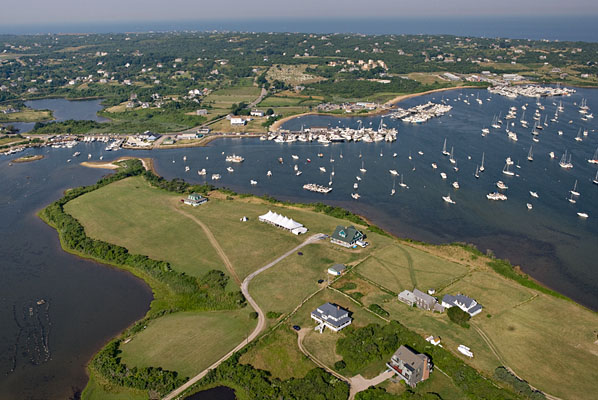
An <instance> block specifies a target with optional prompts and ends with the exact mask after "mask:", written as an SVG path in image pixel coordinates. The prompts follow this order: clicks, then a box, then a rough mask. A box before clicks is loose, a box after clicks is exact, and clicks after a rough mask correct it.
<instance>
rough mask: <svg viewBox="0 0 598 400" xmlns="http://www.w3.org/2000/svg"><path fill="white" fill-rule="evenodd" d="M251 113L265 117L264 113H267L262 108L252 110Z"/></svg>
mask: <svg viewBox="0 0 598 400" xmlns="http://www.w3.org/2000/svg"><path fill="white" fill-rule="evenodd" d="M250 115H253V116H254V117H263V116H264V115H266V113H265V112H263V111H262V110H251V113H250Z"/></svg>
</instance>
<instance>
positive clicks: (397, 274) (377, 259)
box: [357, 242, 468, 293]
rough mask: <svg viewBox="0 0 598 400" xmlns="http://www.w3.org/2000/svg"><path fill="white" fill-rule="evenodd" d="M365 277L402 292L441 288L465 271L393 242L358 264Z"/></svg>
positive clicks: (447, 262)
mask: <svg viewBox="0 0 598 400" xmlns="http://www.w3.org/2000/svg"><path fill="white" fill-rule="evenodd" d="M357 271H358V272H359V273H361V274H362V275H363V276H365V277H366V278H368V279H370V280H372V281H374V282H376V283H377V284H379V285H382V286H384V287H385V288H387V289H390V290H392V291H393V292H395V293H399V292H401V291H403V290H405V289H408V290H413V288H414V287H418V289H420V290H424V291H425V290H427V289H429V288H435V289H437V290H438V289H440V288H442V287H444V286H446V285H447V284H449V283H450V282H451V281H453V280H454V279H456V278H458V277H460V276H462V275H464V274H465V273H466V272H467V271H468V268H467V267H466V266H464V265H461V264H456V263H453V262H450V261H446V260H443V259H441V258H438V257H435V256H433V255H431V254H428V253H426V252H424V251H421V250H419V249H416V248H413V247H410V246H405V245H402V244H400V243H398V242H397V243H394V244H393V245H391V246H388V247H386V248H384V249H382V250H380V251H378V252H376V254H375V255H373V256H372V257H370V258H369V259H368V260H366V261H365V262H364V263H362V264H361V265H359V267H358V268H357Z"/></svg>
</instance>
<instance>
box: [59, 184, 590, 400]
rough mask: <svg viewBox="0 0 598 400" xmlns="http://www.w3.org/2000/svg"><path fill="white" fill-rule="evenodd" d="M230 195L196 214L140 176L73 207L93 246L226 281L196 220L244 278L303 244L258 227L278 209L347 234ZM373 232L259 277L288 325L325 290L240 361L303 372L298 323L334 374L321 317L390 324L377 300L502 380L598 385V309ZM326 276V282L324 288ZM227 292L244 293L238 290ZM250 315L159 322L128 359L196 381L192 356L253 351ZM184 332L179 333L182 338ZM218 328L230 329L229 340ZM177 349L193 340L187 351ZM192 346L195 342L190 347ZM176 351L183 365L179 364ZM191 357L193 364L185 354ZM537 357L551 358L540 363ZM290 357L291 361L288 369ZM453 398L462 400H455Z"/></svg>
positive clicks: (330, 222) (559, 390) (543, 385)
mask: <svg viewBox="0 0 598 400" xmlns="http://www.w3.org/2000/svg"><path fill="white" fill-rule="evenodd" d="M224 197H225V196H224V195H222V194H220V193H218V192H214V193H213V194H212V195H211V196H210V198H211V199H210V201H209V202H208V203H207V204H205V205H203V206H201V207H197V208H192V207H187V206H183V205H182V204H181V203H180V198H181V196H180V195H173V194H170V193H168V192H165V191H161V190H158V189H155V188H152V187H150V186H149V185H148V184H147V183H146V182H145V181H144V179H143V178H141V177H135V178H127V179H124V180H122V181H119V182H115V183H112V184H110V185H108V186H106V187H103V188H101V189H98V190H96V191H93V192H91V193H88V194H86V195H83V196H81V197H79V198H77V199H75V200H73V201H72V202H70V203H68V204H67V205H66V210H67V212H69V213H71V214H72V215H73V216H75V217H76V218H78V219H79V220H80V221H81V223H82V224H83V225H84V227H85V229H86V231H87V233H88V234H89V235H90V236H92V237H96V238H99V239H103V240H107V241H110V242H114V243H117V244H121V245H123V246H125V247H127V248H129V249H130V250H131V251H135V252H138V253H141V254H147V255H150V256H152V257H156V258H158V259H164V260H167V261H170V262H171V263H172V265H173V267H174V268H176V269H179V270H181V271H185V272H187V273H189V274H194V275H196V276H199V275H201V273H204V272H205V271H207V270H209V269H212V268H216V269H220V270H222V271H225V272H226V268H225V267H224V265H223V262H222V259H221V258H220V257H219V255H218V254H217V253H216V251H215V250H214V248H213V246H212V245H211V244H210V241H209V240H208V239H207V237H206V236H205V232H204V231H203V230H202V229H201V227H200V226H199V225H198V224H196V223H195V222H194V220H193V218H196V219H197V220H199V221H201V222H202V223H203V224H205V226H207V227H208V229H209V231H210V232H211V234H212V235H213V237H214V239H215V240H216V242H217V243H218V244H219V246H220V247H221V248H222V251H223V252H224V253H225V254H226V255H227V258H228V259H229V260H230V262H231V264H232V266H233V268H234V270H235V271H236V274H238V276H239V277H240V279H243V278H244V277H245V276H247V275H248V274H250V273H251V272H252V271H255V270H256V269H257V268H259V267H261V266H263V265H265V264H267V263H268V262H270V261H272V260H274V259H275V258H277V257H278V256H280V255H281V254H283V253H284V252H286V251H288V250H289V249H291V248H293V247H294V246H296V245H298V244H299V243H302V242H303V241H304V240H305V238H306V237H305V236H301V237H297V236H294V235H292V234H290V233H289V232H285V231H282V230H279V229H277V228H275V227H272V226H269V225H266V224H263V223H260V222H258V220H257V217H258V216H259V215H261V214H264V213H266V212H267V211H268V210H272V211H275V212H279V213H281V214H283V215H286V216H288V217H290V218H293V219H295V220H297V221H299V222H301V223H303V224H304V225H305V226H307V227H308V228H309V233H308V235H310V234H314V233H318V232H323V233H328V234H330V233H331V231H332V230H333V229H334V227H335V226H336V225H337V224H344V225H350V223H348V222H346V221H342V220H339V219H337V218H333V217H330V216H327V215H324V214H321V213H316V212H314V211H311V210H310V209H309V208H303V207H299V206H283V205H280V204H272V203H267V202H265V201H264V200H261V199H258V198H254V197H247V196H239V195H233V196H232V200H226V199H225V198H224ZM177 211H179V212H177ZM241 216H248V217H249V221H247V222H244V223H242V222H240V221H239V219H240V217H241ZM192 217H193V218H192ZM230 232H235V240H234V241H233V240H230ZM367 233H368V241H369V242H370V243H371V245H370V246H368V247H367V248H366V249H359V250H350V249H344V248H341V247H338V246H334V245H332V244H330V243H329V242H326V241H322V242H319V243H315V244H311V245H308V246H306V247H304V248H303V249H302V250H301V253H302V255H299V254H293V255H291V256H289V257H288V258H286V259H285V260H283V261H281V262H280V264H278V265H276V266H275V267H273V268H271V269H270V270H268V271H266V272H264V273H263V274H261V275H258V277H256V278H255V280H254V281H252V283H251V284H250V286H249V291H250V293H252V295H253V296H254V297H255V300H256V301H257V302H258V304H260V306H261V307H262V309H263V311H264V312H268V311H274V312H277V313H281V314H283V315H281V317H280V318H284V317H285V315H287V314H288V313H290V312H292V311H293V310H295V309H296V308H297V307H298V306H299V305H300V304H301V302H303V301H304V300H305V299H306V298H307V297H308V296H309V295H312V294H314V293H315V292H317V291H318V290H320V289H321V290H320V291H319V292H318V293H316V294H315V295H314V296H313V297H311V298H309V299H308V300H307V301H306V302H305V304H303V305H301V306H300V307H299V308H298V309H297V311H296V312H295V313H294V314H293V315H292V316H291V317H290V318H289V319H288V320H286V321H285V322H283V323H282V324H281V325H280V326H279V327H278V328H277V329H276V330H275V331H274V332H273V333H271V334H270V335H271V336H270V337H268V338H267V339H266V340H265V341H264V343H258V344H257V345H256V347H255V348H254V349H251V350H250V352H248V353H247V355H244V356H243V362H247V363H251V364H252V365H255V366H257V367H258V368H264V369H267V370H270V371H272V372H273V373H275V374H278V375H277V376H279V377H281V378H285V377H292V376H295V377H300V376H302V374H304V373H305V372H306V371H307V370H308V369H309V366H310V365H311V362H309V361H306V360H304V359H303V358H302V356H301V355H300V354H299V353H298V351H299V350H298V348H297V343H296V334H295V332H294V331H292V330H290V326H292V325H295V324H296V325H300V326H301V327H302V328H305V329H307V330H309V332H308V333H307V335H306V337H305V340H304V345H305V347H306V348H307V349H308V351H309V352H310V353H312V354H317V355H318V359H319V360H320V361H321V362H323V363H325V364H326V365H328V366H329V367H332V366H333V364H334V362H336V361H338V360H339V359H340V356H339V355H337V354H336V350H335V344H336V340H337V339H338V338H339V337H342V335H344V333H343V332H339V333H332V332H327V331H325V332H324V333H323V334H320V333H317V332H314V331H313V330H312V329H313V327H314V326H315V324H314V322H313V321H312V320H311V318H310V312H311V311H312V310H313V309H315V308H316V307H317V306H319V305H321V304H322V303H324V302H326V301H330V302H333V303H336V304H339V305H340V306H342V307H345V308H347V309H349V311H350V312H351V313H352V315H353V318H354V322H353V324H352V325H353V326H354V327H359V326H365V325H367V324H369V323H379V324H384V323H385V322H384V320H383V319H381V318H379V317H378V316H376V315H374V314H373V313H372V312H370V311H369V310H366V308H368V307H369V306H370V305H372V304H377V305H379V306H380V307H382V308H383V309H384V310H385V311H386V312H388V316H387V318H388V319H396V320H398V321H400V322H401V323H403V324H404V325H406V326H407V327H408V328H410V329H412V330H414V331H416V332H417V333H419V334H421V335H422V336H428V335H435V336H440V337H441V339H442V343H443V345H444V347H445V348H446V349H448V350H449V351H451V352H453V353H454V354H456V355H457V356H459V357H462V356H461V355H460V354H459V353H458V352H457V351H456V347H457V346H458V345H459V344H465V345H467V346H469V347H470V348H471V349H472V351H473V352H474V354H475V357H474V358H473V359H467V360H464V361H466V362H467V363H468V364H470V365H472V366H473V367H475V368H476V369H478V370H479V371H481V372H482V373H483V374H484V375H486V376H489V377H490V376H492V375H493V372H494V369H495V368H496V367H498V366H500V365H506V366H508V367H510V368H512V369H513V370H514V371H515V372H516V373H517V374H518V375H519V376H521V377H522V378H523V379H526V380H528V381H529V382H530V384H532V385H533V386H535V387H537V388H539V389H541V390H545V391H547V392H548V393H550V394H553V395H556V396H559V397H563V398H572V399H582V398H584V395H585V394H587V393H590V392H592V391H593V390H594V389H596V387H595V386H596V382H598V372H597V370H596V369H592V368H587V365H592V364H593V363H594V362H595V361H596V357H598V340H597V339H598V337H597V336H596V335H597V330H598V316H597V315H596V313H593V312H591V311H588V310H586V309H584V308H582V307H581V306H579V305H577V304H575V303H573V302H570V301H567V300H563V299H558V298H555V297H552V296H549V295H547V294H544V293H541V292H538V291H537V290H534V289H530V288H526V287H523V286H521V285H520V284H519V283H517V282H515V281H513V280H510V279H507V278H505V277H503V276H501V275H499V274H497V273H495V272H494V271H493V270H492V269H491V268H490V267H489V266H488V265H487V263H488V262H489V261H490V259H489V258H487V257H485V256H478V255H476V256H474V255H473V254H472V253H470V252H468V251H467V250H465V249H463V248H461V247H458V246H431V245H423V244H417V243H416V244H410V243H407V242H403V241H400V240H398V239H394V238H391V237H387V236H382V235H379V234H376V233H372V232H367ZM190 236H193V237H194V239H193V240H192V239H190ZM264 243H268V246H264ZM181 254H184V255H181ZM335 263H345V264H347V265H348V266H350V267H351V268H352V269H350V270H349V272H348V273H346V274H345V275H343V276H342V277H340V278H339V279H338V280H336V281H335V282H334V283H333V284H332V288H325V287H324V285H325V282H326V281H327V274H326V269H327V267H329V266H330V265H332V264H335ZM318 279H324V281H325V282H324V283H323V284H318V283H317V280H318ZM229 286H231V287H232V286H234V282H233V281H232V280H231V281H230V282H229ZM414 287H418V288H419V289H420V290H424V291H425V290H427V289H429V288H435V289H436V290H437V292H436V294H435V295H436V296H437V297H438V298H439V299H440V298H442V296H443V295H444V294H447V293H448V294H457V293H463V294H465V295H468V296H470V297H472V298H474V299H476V300H477V301H478V302H479V303H480V304H482V306H483V307H484V310H483V312H482V313H481V314H479V315H477V316H475V317H474V318H473V319H472V320H471V321H470V327H469V328H463V327H461V326H459V325H456V324H454V323H452V322H450V321H449V319H448V317H447V315H446V314H437V313H431V312H427V311H423V310H420V309H417V308H414V307H408V306H407V305H405V304H403V303H400V302H398V300H397V299H396V293H398V292H399V291H401V290H403V289H409V290H412V289H413V288H414ZM249 311H251V310H249V309H243V310H240V311H234V312H218V313H201V314H197V313H195V314H193V313H191V314H180V313H177V314H173V315H169V316H168V317H161V318H159V319H157V320H155V321H152V322H151V323H150V325H149V326H148V328H147V330H145V331H143V332H142V333H140V334H139V335H138V336H137V337H135V338H134V339H133V341H131V342H130V343H128V344H126V345H123V351H124V353H123V357H124V359H125V360H126V361H127V362H130V363H132V365H133V364H134V365H149V364H153V363H156V364H159V365H160V366H162V367H164V368H172V369H176V370H177V371H179V372H181V373H185V374H191V373H193V372H194V371H195V369H194V368H196V367H197V368H200V367H201V365H199V366H198V365H195V364H194V365H191V364H192V363H191V361H190V360H192V359H198V358H202V357H204V358H205V357H206V355H207V358H206V363H207V362H208V361H207V360H209V359H212V358H214V357H216V356H217V354H216V353H212V352H211V350H209V349H208V348H207V347H206V348H205V349H204V348H203V347H202V346H210V345H211V346H212V347H217V346H214V343H221V342H222V341H223V340H224V342H225V343H226V346H224V347H226V348H232V346H233V345H234V344H236V343H239V342H240V341H242V337H243V336H244V335H245V332H246V331H247V330H246V329H247V326H246V325H245V324H248V323H250V322H252V321H250V320H249V319H248V313H249ZM211 316H217V317H214V318H215V320H214V321H213V322H209V321H210V318H211ZM231 316H232V317H231ZM187 319H188V320H187ZM556 321H566V324H562V325H560V326H561V328H556V325H555V324H556ZM276 322H277V319H276V318H274V319H268V320H267V324H268V325H269V326H273V325H274V324H275V323H276ZM205 324H208V325H210V326H211V329H215V331H213V332H212V333H211V334H209V335H207V336H204V335H203V334H198V336H194V335H195V333H196V332H198V331H203V330H204V326H205ZM212 325H213V326H212ZM177 326H178V328H175V327H177ZM173 329H174V330H173ZM218 329H222V330H221V331H218ZM279 330H285V331H284V332H283V331H281V332H279ZM286 330H288V332H287V331H286ZM164 332H168V333H169V334H168V335H167V337H168V340H164V341H163V343H160V344H159V345H153V346H150V343H154V340H155V338H156V337H161V335H163V334H164ZM178 332H181V334H180V336H179V335H177V333H178ZM217 332H227V335H225V336H223V335H221V334H218V333H217ZM223 337H225V338H226V339H222V338H223ZM189 338H191V339H189ZM207 338H209V339H213V340H216V341H217V342H214V341H213V340H207ZM194 341H197V342H194ZM176 343H184V344H183V345H181V346H177V345H176ZM187 343H197V344H194V345H193V346H192V347H193V350H192V351H189V347H188V346H187V345H186V344H187ZM199 343H201V345H200V344H199ZM268 349H271V351H272V354H278V356H274V355H272V354H271V353H270V350H268ZM177 352H180V353H177ZM171 353H172V354H178V356H175V357H173V356H170V354H171ZM188 353H192V354H194V355H193V356H190V358H187V357H186V356H187V355H188ZM217 353H218V354H224V353H225V351H224V349H220V350H219V352H217ZM539 359H541V360H546V362H545V363H544V364H542V366H539V365H537V360H539ZM280 360H289V362H290V361H293V362H290V364H291V366H289V367H285V368H283V367H282V364H281V361H280ZM295 364H296V368H295V366H294V365H295ZM202 365H203V364H202ZM284 365H286V364H284ZM383 369H384V363H383V362H381V361H377V362H374V363H371V364H370V365H368V366H366V367H364V368H363V371H360V373H361V374H362V375H364V376H366V377H372V376H375V375H377V374H378V373H380V372H381V370H383ZM274 371H276V372H274ZM559 371H565V372H559ZM563 374H565V375H563ZM563 376H566V379H567V380H568V381H569V382H572V383H574V387H569V386H568V387H565V386H563V385H562V377H563ZM455 393H457V392H455ZM454 396H457V397H458V394H455V395H454Z"/></svg>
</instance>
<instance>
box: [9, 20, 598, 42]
mask: <svg viewBox="0 0 598 400" xmlns="http://www.w3.org/2000/svg"><path fill="white" fill-rule="evenodd" d="M594 23H595V17H594V16H588V15H583V16H543V17H535V16H497V17H488V16H479V17H474V16H468V17H438V16H434V17H411V18H407V17H400V18H364V19H357V18H338V19H322V18H313V19H306V18H268V19H212V20H195V21H191V20H187V21H116V22H68V23H53V24H52V23H47V24H44V23H42V24H40V23H31V24H20V25H10V24H3V25H2V26H0V34H14V35H21V34H49V33H65V34H69V33H70V34H72V33H124V32H171V31H198V32H204V31H238V32H302V33H361V34H369V35H381V34H397V35H400V34H433V35H444V34H446V35H456V36H474V37H486V38H495V37H501V38H511V39H532V40H542V39H545V40H551V41H583V42H597V41H598V30H596V29H595V25H594Z"/></svg>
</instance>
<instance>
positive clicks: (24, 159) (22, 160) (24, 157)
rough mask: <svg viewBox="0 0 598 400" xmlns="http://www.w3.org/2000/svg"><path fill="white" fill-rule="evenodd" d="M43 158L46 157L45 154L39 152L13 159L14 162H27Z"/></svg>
mask: <svg viewBox="0 0 598 400" xmlns="http://www.w3.org/2000/svg"><path fill="white" fill-rule="evenodd" d="M42 158H44V156H43V155H41V154H38V155H35V156H23V157H19V158H15V159H14V160H12V162H13V163H26V162H32V161H37V160H41V159H42Z"/></svg>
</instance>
